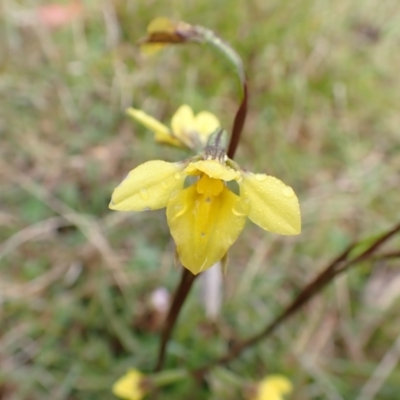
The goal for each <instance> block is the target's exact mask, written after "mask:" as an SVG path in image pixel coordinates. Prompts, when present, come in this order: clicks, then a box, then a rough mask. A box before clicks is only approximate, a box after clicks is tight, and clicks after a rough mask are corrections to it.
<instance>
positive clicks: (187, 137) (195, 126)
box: [126, 104, 220, 150]
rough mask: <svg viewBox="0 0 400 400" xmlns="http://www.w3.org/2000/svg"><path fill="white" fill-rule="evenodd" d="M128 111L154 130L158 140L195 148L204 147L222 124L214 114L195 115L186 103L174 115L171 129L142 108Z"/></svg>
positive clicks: (201, 113) (200, 113)
mask: <svg viewBox="0 0 400 400" xmlns="http://www.w3.org/2000/svg"><path fill="white" fill-rule="evenodd" d="M126 112H127V113H128V115H129V116H131V117H132V118H134V119H136V120H137V121H138V122H140V123H141V124H142V125H144V126H145V127H146V128H148V129H150V130H152V131H153V132H154V133H155V139H156V141H157V142H160V143H166V144H170V145H173V146H177V147H188V148H189V149H193V150H200V149H202V148H203V147H204V146H205V145H206V144H207V141H208V138H209V137H210V135H211V134H212V133H213V132H214V131H215V130H217V128H218V127H219V126H220V123H219V121H218V118H217V117H216V116H215V115H214V114H211V113H210V112H208V111H201V112H199V113H198V114H197V115H194V113H193V110H192V109H191V108H190V107H189V106H188V105H186V104H184V105H182V106H180V107H179V108H178V110H177V111H176V112H175V114H174V115H173V116H172V120H171V129H169V128H168V127H167V126H165V125H164V124H162V123H161V122H160V121H157V120H156V119H155V118H153V117H151V116H150V115H148V114H146V113H145V112H144V111H142V110H137V109H135V108H128V109H127V111H126Z"/></svg>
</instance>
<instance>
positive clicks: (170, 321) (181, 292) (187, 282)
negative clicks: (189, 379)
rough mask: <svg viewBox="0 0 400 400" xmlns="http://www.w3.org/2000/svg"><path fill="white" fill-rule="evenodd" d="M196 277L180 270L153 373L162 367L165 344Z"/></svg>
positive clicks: (184, 270) (187, 271)
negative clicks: (179, 277) (180, 273)
mask: <svg viewBox="0 0 400 400" xmlns="http://www.w3.org/2000/svg"><path fill="white" fill-rule="evenodd" d="M196 277H197V275H193V274H192V273H191V272H190V271H189V270H187V269H186V268H183V269H182V275H181V281H180V282H179V285H178V287H177V288H176V291H175V295H174V298H173V300H172V303H171V307H170V309H169V311H168V315H167V318H166V320H165V324H164V328H163V331H162V334H161V343H160V350H159V352H158V358H157V364H156V367H155V369H154V370H155V372H159V371H161V369H162V368H163V366H164V360H165V352H166V350H167V344H168V341H169V339H170V337H171V334H172V331H173V329H174V327H175V324H176V321H177V319H178V315H179V313H180V311H181V309H182V306H183V303H184V302H185V300H186V297H187V295H188V293H189V291H190V289H191V287H192V285H193V282H194V281H195V279H196Z"/></svg>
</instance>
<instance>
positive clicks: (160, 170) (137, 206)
mask: <svg viewBox="0 0 400 400" xmlns="http://www.w3.org/2000/svg"><path fill="white" fill-rule="evenodd" d="M184 166H185V164H184V163H169V162H166V161H159V160H156V161H148V162H145V163H144V164H141V165H139V166H138V167H136V168H135V169H133V170H132V171H131V172H129V174H128V176H127V177H126V178H125V179H124V180H123V181H122V183H121V184H120V185H119V186H118V187H117V188H116V189H115V190H114V192H113V194H112V198H111V203H110V206H109V207H110V208H111V209H112V210H119V211H145V210H158V209H160V208H164V207H166V206H167V203H168V200H169V198H170V197H171V195H172V194H173V193H174V192H175V191H176V190H180V189H182V188H183V183H184V180H185V175H184V174H183V173H182V170H183V168H184Z"/></svg>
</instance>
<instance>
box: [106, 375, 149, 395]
mask: <svg viewBox="0 0 400 400" xmlns="http://www.w3.org/2000/svg"><path fill="white" fill-rule="evenodd" d="M145 379H146V378H145V376H144V375H143V374H142V373H141V372H140V371H139V370H137V369H130V370H129V371H128V372H127V373H126V374H125V375H124V376H122V377H121V378H120V379H118V380H117V382H115V383H114V385H113V387H112V392H113V393H114V394H115V396H117V397H121V398H123V399H126V400H141V399H143V397H144V396H145V395H146V393H147V390H146V384H145V383H146V381H145Z"/></svg>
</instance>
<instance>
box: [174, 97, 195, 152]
mask: <svg viewBox="0 0 400 400" xmlns="http://www.w3.org/2000/svg"><path fill="white" fill-rule="evenodd" d="M171 128H172V132H173V133H174V135H175V136H176V137H177V138H178V139H180V140H181V141H182V142H184V143H185V144H186V145H187V146H188V147H191V144H192V140H191V135H193V134H195V132H194V114H193V110H192V109H191V108H190V107H189V106H188V105H187V104H184V105H182V106H180V107H179V108H178V109H177V110H176V112H175V114H174V115H173V116H172V119H171Z"/></svg>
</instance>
